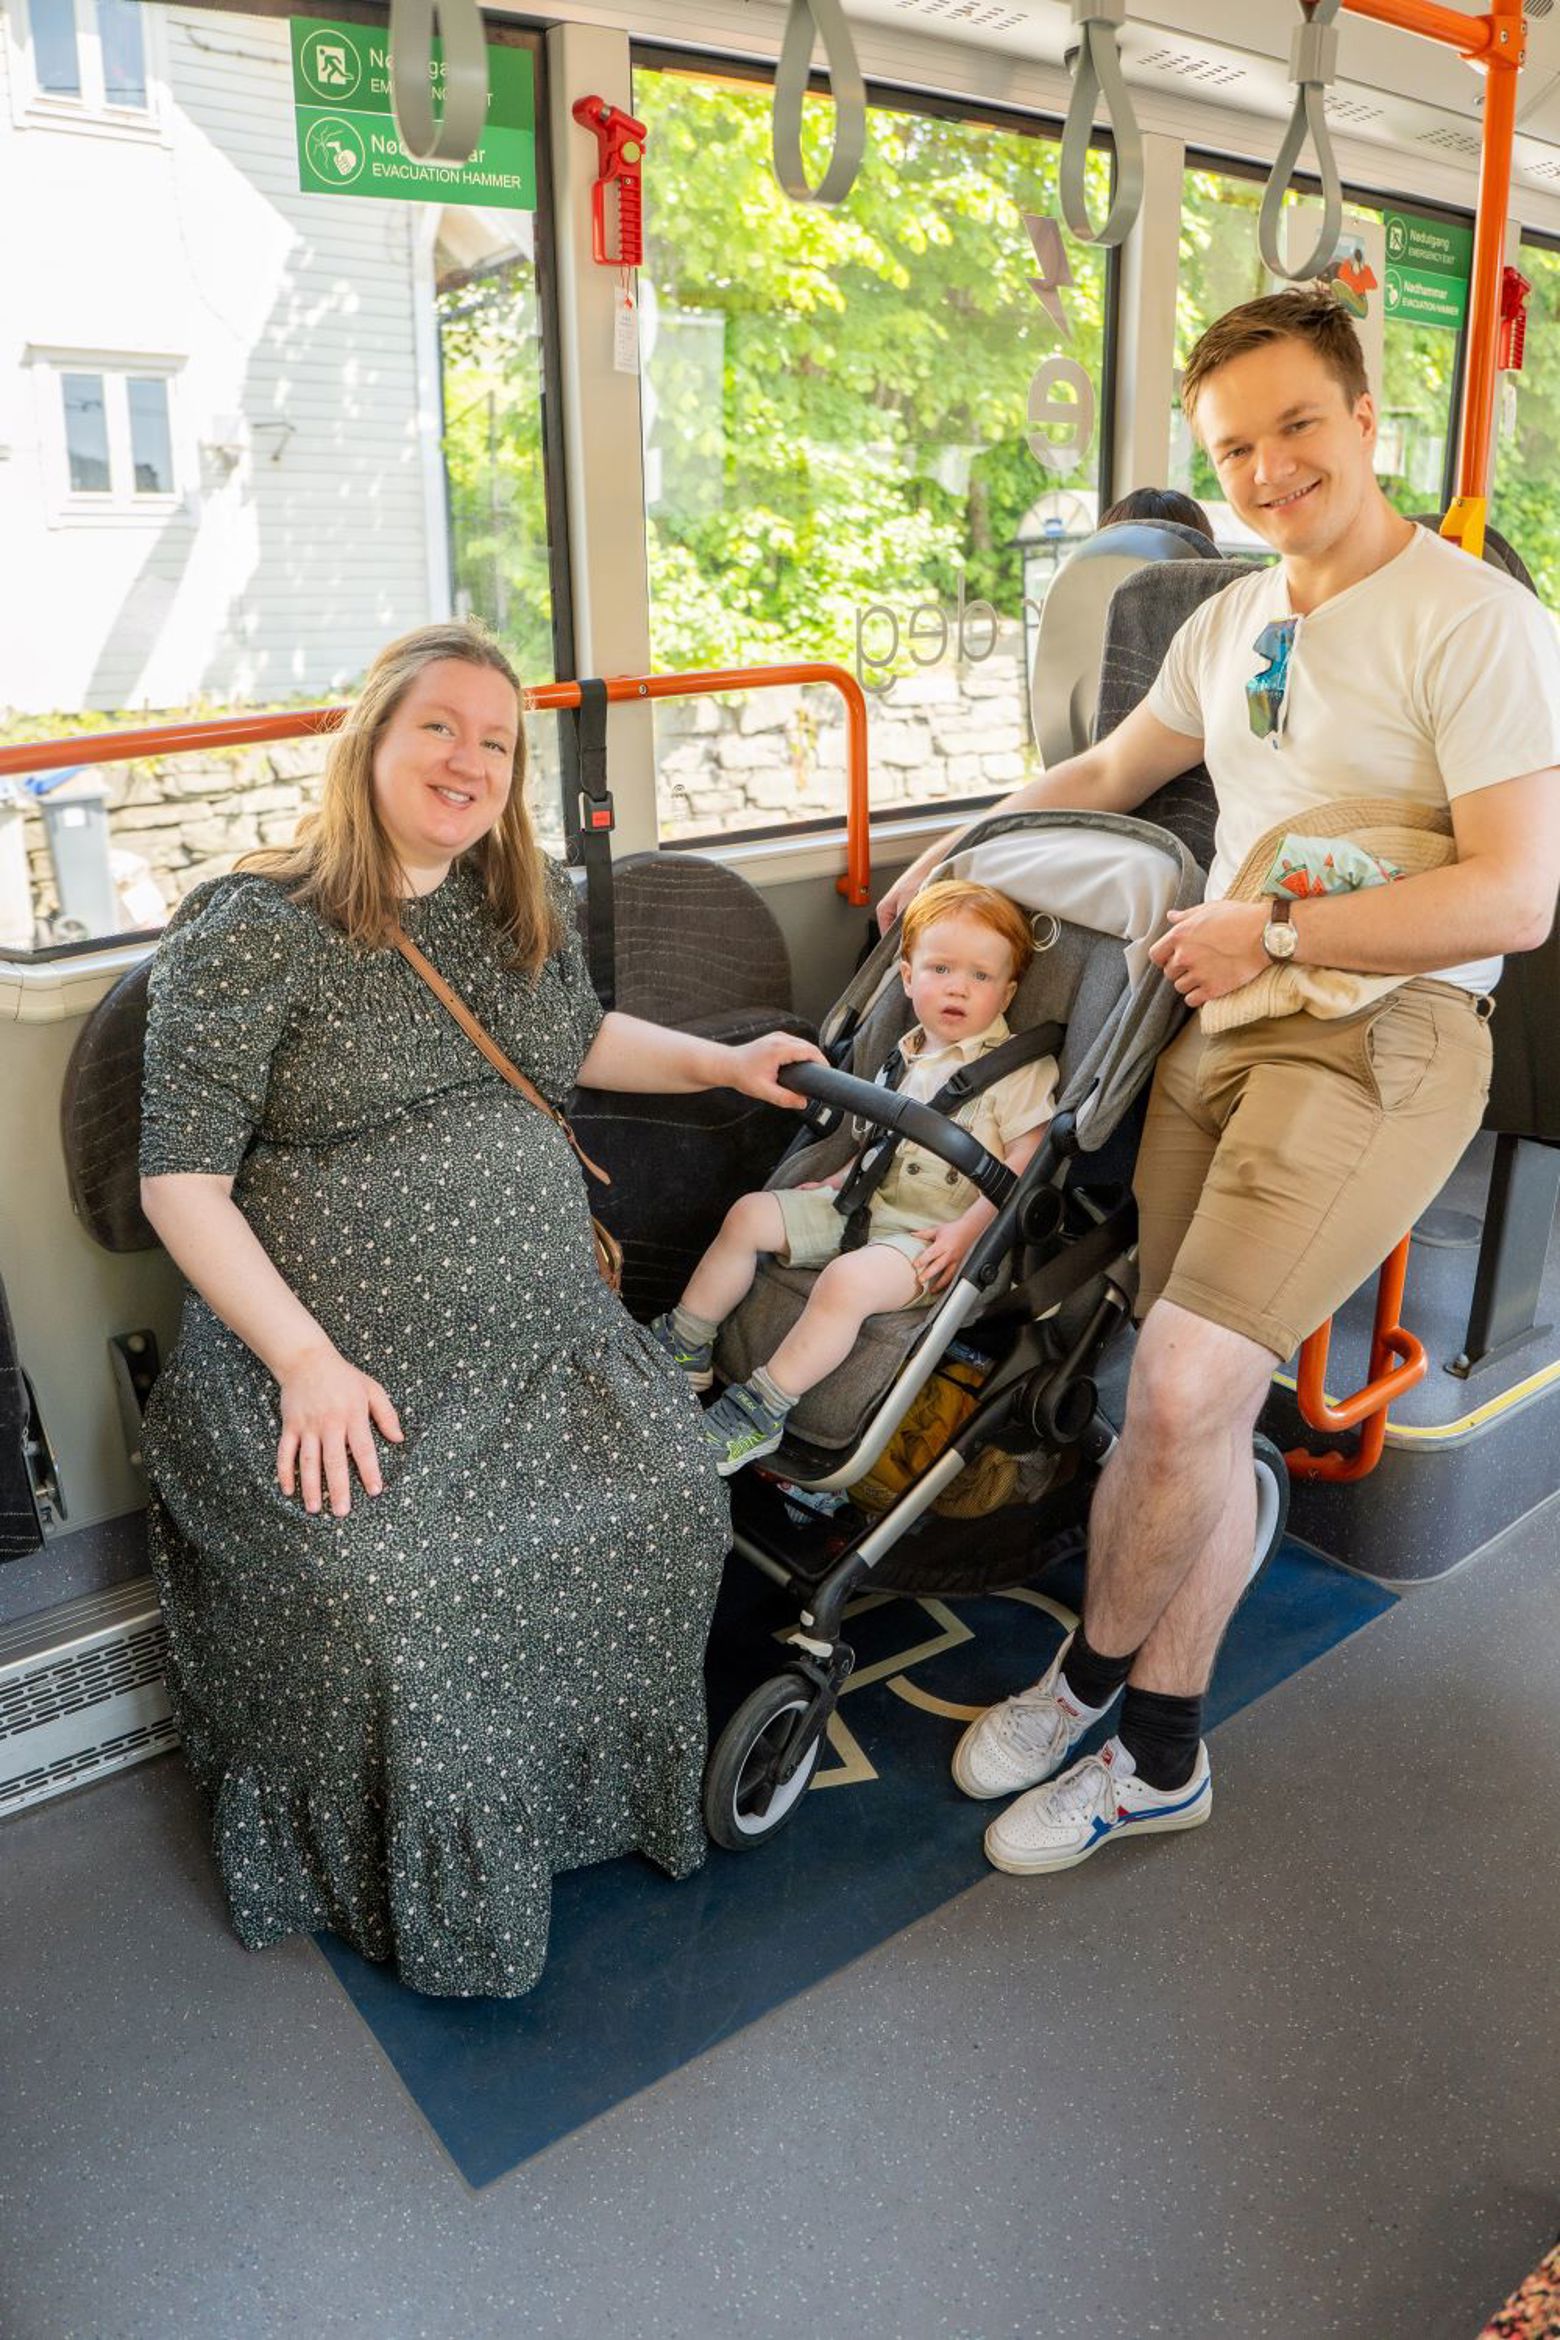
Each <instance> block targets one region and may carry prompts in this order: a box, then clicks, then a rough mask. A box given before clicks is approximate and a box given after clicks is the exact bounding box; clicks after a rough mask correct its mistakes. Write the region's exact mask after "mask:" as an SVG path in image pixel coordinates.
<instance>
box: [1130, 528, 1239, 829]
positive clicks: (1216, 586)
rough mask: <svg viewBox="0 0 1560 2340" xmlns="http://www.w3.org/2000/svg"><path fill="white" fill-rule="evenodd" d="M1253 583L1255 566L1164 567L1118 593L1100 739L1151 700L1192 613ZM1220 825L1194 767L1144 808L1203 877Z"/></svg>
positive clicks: (1207, 786)
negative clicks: (1243, 582) (1240, 583)
mask: <svg viewBox="0 0 1560 2340" xmlns="http://www.w3.org/2000/svg"><path fill="white" fill-rule="evenodd" d="M1250 575H1251V564H1250V562H1249V561H1224V560H1214V561H1162V562H1160V563H1158V564H1157V565H1156V566H1155V567H1153V568H1151V569H1140V570H1139V571H1138V573H1137V575H1136V576H1135V577H1129V578H1128V579H1127V581H1126V583H1125V584H1124V585H1119V586H1118V587H1117V588H1116V591H1115V593H1114V594H1113V595H1112V596H1111V604H1110V608H1109V610H1108V611H1107V613H1106V618H1105V642H1104V649H1103V652H1102V654H1101V658H1100V696H1099V708H1098V712H1097V714H1096V716H1095V722H1094V736H1095V738H1096V739H1108V738H1109V736H1110V734H1111V733H1112V732H1113V731H1114V730H1115V728H1116V726H1117V724H1118V723H1122V722H1124V721H1125V720H1126V718H1127V716H1129V715H1130V714H1131V712H1132V710H1133V708H1134V707H1135V706H1137V705H1138V703H1139V701H1140V700H1142V699H1146V698H1147V696H1148V694H1149V691H1150V690H1151V689H1152V687H1153V683H1154V678H1155V676H1156V675H1157V674H1158V672H1159V669H1160V667H1161V666H1162V665H1163V664H1164V660H1165V652H1166V651H1167V650H1168V649H1169V647H1170V644H1171V643H1172V641H1173V640H1174V639H1175V637H1176V635H1177V634H1178V633H1179V632H1180V629H1181V628H1182V626H1183V625H1185V623H1186V621H1187V619H1188V618H1189V617H1190V616H1191V614H1192V612H1193V610H1195V609H1200V608H1201V607H1202V604H1203V603H1204V602H1205V601H1208V600H1211V599H1212V597H1213V595H1214V594H1215V593H1222V592H1223V591H1224V588H1225V586H1226V585H1233V584H1234V583H1235V582H1236V580H1237V579H1238V578H1241V577H1249V576H1250ZM1217 817H1218V815H1217V809H1216V807H1215V804H1214V800H1213V782H1212V781H1211V780H1210V779H1209V777H1208V767H1207V765H1206V764H1194V765H1193V767H1192V769H1191V770H1190V771H1189V772H1183V773H1181V775H1180V776H1179V778H1177V779H1175V780H1171V781H1168V782H1167V783H1166V785H1165V786H1164V787H1163V788H1159V789H1156V790H1155V792H1154V794H1153V795H1152V796H1151V797H1149V799H1148V801H1147V802H1146V803H1145V804H1142V805H1140V806H1139V807H1138V818H1139V819H1140V820H1145V821H1154V822H1157V824H1158V826H1159V827H1160V828H1162V829H1168V830H1169V832H1170V834H1171V836H1172V837H1179V839H1180V840H1181V843H1182V844H1183V845H1184V846H1185V847H1186V849H1187V851H1188V852H1189V853H1190V854H1191V856H1192V858H1193V860H1194V861H1196V862H1197V863H1198V864H1199V866H1200V867H1201V868H1202V869H1204V870H1206V869H1207V867H1208V864H1209V863H1210V862H1211V861H1212V859H1213V832H1214V826H1215V823H1216V820H1217Z"/></svg>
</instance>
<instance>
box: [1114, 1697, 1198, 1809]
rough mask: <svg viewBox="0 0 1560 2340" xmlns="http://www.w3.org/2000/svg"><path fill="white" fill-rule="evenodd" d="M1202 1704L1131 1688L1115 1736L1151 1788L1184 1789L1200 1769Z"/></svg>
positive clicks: (1124, 1700)
mask: <svg viewBox="0 0 1560 2340" xmlns="http://www.w3.org/2000/svg"><path fill="white" fill-rule="evenodd" d="M1202 1710H1203V1702H1202V1699H1201V1698H1200V1697H1197V1698H1169V1697H1167V1696H1166V1695H1165V1693H1164V1692H1163V1691H1162V1690H1139V1689H1137V1688H1136V1687H1135V1686H1134V1687H1132V1688H1130V1689H1129V1690H1128V1692H1127V1695H1126V1697H1125V1698H1124V1699H1123V1700H1122V1702H1121V1721H1120V1722H1119V1723H1118V1725H1117V1726H1116V1736H1117V1738H1118V1739H1119V1740H1120V1741H1121V1743H1122V1745H1123V1746H1124V1747H1125V1748H1126V1750H1127V1753H1128V1754H1129V1755H1130V1756H1131V1758H1132V1760H1133V1762H1134V1763H1135V1764H1136V1765H1137V1773H1138V1777H1139V1779H1141V1780H1143V1781H1145V1782H1146V1783H1147V1785H1148V1786H1149V1787H1152V1788H1178V1787H1185V1785H1186V1783H1187V1781H1188V1780H1189V1779H1190V1778H1191V1776H1192V1773H1193V1772H1194V1771H1195V1770H1196V1769H1197V1742H1198V1740H1199V1739H1200V1738H1201V1737H1202Z"/></svg>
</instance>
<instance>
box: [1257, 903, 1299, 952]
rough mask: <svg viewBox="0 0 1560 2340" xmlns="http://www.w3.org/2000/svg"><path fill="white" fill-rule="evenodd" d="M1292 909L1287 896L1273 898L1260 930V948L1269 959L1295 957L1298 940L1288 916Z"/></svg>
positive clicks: (1292, 905) (1292, 906)
mask: <svg viewBox="0 0 1560 2340" xmlns="http://www.w3.org/2000/svg"><path fill="white" fill-rule="evenodd" d="M1293 908H1294V904H1293V903H1292V902H1291V901H1290V899H1289V896H1288V895H1287V894H1278V895H1276V896H1275V897H1274V901H1273V907H1272V909H1271V910H1270V911H1269V913H1268V922H1267V924H1266V926H1264V928H1263V929H1262V948H1263V949H1264V950H1265V951H1266V952H1267V955H1268V957H1269V958H1270V959H1292V958H1293V957H1294V955H1295V944H1296V943H1297V942H1298V941H1299V939H1300V938H1299V936H1298V935H1297V934H1296V933H1295V930H1294V924H1293V921H1292V920H1291V918H1290V915H1289V913H1290V911H1291V910H1292V909H1293Z"/></svg>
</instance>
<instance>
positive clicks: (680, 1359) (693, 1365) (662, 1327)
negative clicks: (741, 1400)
mask: <svg viewBox="0 0 1560 2340" xmlns="http://www.w3.org/2000/svg"><path fill="white" fill-rule="evenodd" d="M645 1330H646V1332H647V1333H648V1334H649V1335H650V1338H651V1339H652V1340H653V1341H654V1343H655V1345H656V1347H657V1348H658V1349H663V1350H664V1351H665V1352H666V1354H667V1356H668V1357H670V1358H671V1360H672V1363H673V1364H674V1365H676V1366H678V1367H679V1368H680V1370H681V1371H682V1372H684V1373H685V1374H686V1375H687V1377H688V1387H689V1388H690V1389H700V1390H703V1389H708V1388H709V1387H710V1386H711V1384H712V1383H713V1381H714V1379H715V1343H714V1342H713V1341H700V1342H699V1344H698V1346H697V1347H696V1348H691V1347H690V1346H689V1344H688V1343H687V1342H686V1341H685V1340H680V1339H679V1338H678V1333H677V1327H676V1325H675V1324H674V1323H673V1322H672V1318H671V1313H670V1311H668V1312H667V1314H666V1315H665V1316H658V1317H657V1318H656V1319H655V1322H654V1323H653V1324H647V1325H646V1326H645Z"/></svg>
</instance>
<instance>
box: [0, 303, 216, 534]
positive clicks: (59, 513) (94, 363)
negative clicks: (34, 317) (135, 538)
mask: <svg viewBox="0 0 1560 2340" xmlns="http://www.w3.org/2000/svg"><path fill="white" fill-rule="evenodd" d="M185 362H186V361H185V359H184V358H183V357H181V356H176V355H173V354H171V353H169V352H167V351H157V352H142V351H139V350H104V349H63V348H59V347H57V346H49V347H40V346H39V345H38V344H36V343H29V344H28V346H27V348H26V350H25V351H24V352H23V363H24V364H25V365H27V366H28V367H30V369H31V370H32V373H33V376H34V385H33V387H34V394H35V396H36V397H37V399H38V402H39V404H38V438H39V444H40V445H41V446H42V448H43V463H44V479H45V485H46V494H47V518H46V522H45V525H46V526H47V527H49V528H151V529H158V528H161V527H162V526H164V524H165V523H166V522H167V521H169V520H170V519H172V518H173V517H174V516H175V514H177V513H179V512H184V511H188V510H189V509H191V508H192V507H193V505H194V503H195V501H196V486H195V483H196V481H197V480H198V477H199V472H198V469H197V465H196V459H195V452H194V449H193V447H192V446H191V444H190V440H189V431H188V418H187V416H186V414H185V401H184V399H183V398H182V397H181V395H180V389H179V377H180V375H181V374H182V373H183V370H184V366H185ZM67 374H96V375H98V376H100V377H101V379H102V383H103V407H104V421H105V424H106V427H107V433H108V477H109V485H108V488H107V491H106V492H105V491H102V490H100V489H97V488H73V487H72V486H71V484H70V452H69V446H68V443H67V438H66V429H65V376H66V375H67ZM132 381H142V382H147V381H151V382H161V383H163V384H164V385H165V387H166V389H167V393H168V448H169V457H170V460H171V462H172V465H173V486H172V488H171V489H170V490H169V491H168V492H167V493H162V492H157V493H148V492H147V491H146V490H144V489H137V488H136V486H135V484H134V462H133V457H132V437H131V426H130V399H129V391H128V387H127V385H128V384H129V383H130V382H132Z"/></svg>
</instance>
